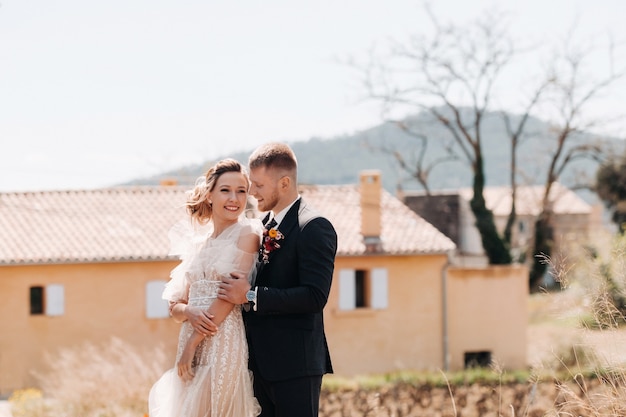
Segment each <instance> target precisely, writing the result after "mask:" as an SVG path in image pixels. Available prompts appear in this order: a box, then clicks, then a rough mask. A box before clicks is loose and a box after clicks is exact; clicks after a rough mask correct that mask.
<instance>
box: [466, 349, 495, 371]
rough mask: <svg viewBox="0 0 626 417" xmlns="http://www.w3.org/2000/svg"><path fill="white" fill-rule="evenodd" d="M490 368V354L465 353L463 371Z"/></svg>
mask: <svg viewBox="0 0 626 417" xmlns="http://www.w3.org/2000/svg"><path fill="white" fill-rule="evenodd" d="M489 366H491V352H489V351H487V350H485V351H479V352H465V369H469V368H487V367H489Z"/></svg>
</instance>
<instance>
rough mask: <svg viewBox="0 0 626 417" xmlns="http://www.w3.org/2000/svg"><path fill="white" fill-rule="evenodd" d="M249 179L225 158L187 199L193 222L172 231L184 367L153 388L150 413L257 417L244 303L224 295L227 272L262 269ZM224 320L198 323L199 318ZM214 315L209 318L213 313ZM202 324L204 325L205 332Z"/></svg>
mask: <svg viewBox="0 0 626 417" xmlns="http://www.w3.org/2000/svg"><path fill="white" fill-rule="evenodd" d="M248 189H249V179H248V175H247V173H246V171H245V169H244V168H243V167H242V166H241V164H240V163H239V162H237V161H235V160H233V159H225V160H222V161H220V162H218V163H217V164H216V165H215V166H213V167H212V168H210V169H209V170H208V171H207V173H206V175H205V176H204V177H202V178H200V179H199V181H198V182H197V184H196V186H195V188H194V189H193V191H192V192H191V193H190V195H189V198H188V200H187V203H186V207H187V212H188V213H189V215H190V220H189V221H183V222H180V223H178V224H176V225H175V226H174V227H173V228H172V230H171V231H170V239H171V240H172V245H173V246H172V252H174V253H175V254H177V255H180V256H181V260H182V261H181V263H180V264H179V265H178V266H177V267H176V268H174V270H173V271H172V273H171V280H170V281H169V282H168V283H167V285H166V287H165V291H164V292H163V298H165V299H167V300H168V301H169V304H170V314H171V315H172V317H174V319H175V320H176V321H179V322H182V326H181V330H180V335H179V339H178V351H177V354H176V366H175V367H174V368H172V369H169V370H168V371H166V372H165V373H164V374H163V376H162V377H161V378H160V379H159V380H158V381H157V382H156V383H155V384H154V386H153V387H152V389H151V390H150V395H149V399H148V404H149V415H150V417H228V416H231V417H254V416H257V415H258V414H259V413H260V412H261V408H260V406H259V404H258V402H257V400H256V398H254V394H253V391H252V377H251V373H250V371H249V370H248V346H247V344H246V337H245V331H244V325H243V321H242V316H241V306H239V305H233V304H230V303H228V302H226V301H223V300H218V299H217V290H218V286H219V283H220V280H221V278H220V277H221V276H223V275H230V273H231V272H233V271H240V272H242V273H244V275H246V276H248V277H249V279H250V277H251V276H252V274H253V273H254V266H255V260H256V257H257V255H258V249H259V246H260V239H261V233H262V225H261V222H260V221H259V220H257V219H247V218H245V217H244V216H243V212H244V210H245V208H246V203H247V197H248ZM203 318H205V319H204V321H205V322H206V323H209V324H210V322H213V323H214V324H216V325H218V326H219V330H217V331H215V330H216V329H215V328H214V327H212V328H211V327H209V326H208V325H205V326H200V325H198V326H197V325H195V324H194V326H192V322H194V321H195V322H196V323H197V322H199V321H202V320H203ZM207 318H208V319H209V320H206V319H207ZM194 327H195V328H204V329H205V331H204V332H203V333H204V334H203V333H200V332H199V331H197V330H194Z"/></svg>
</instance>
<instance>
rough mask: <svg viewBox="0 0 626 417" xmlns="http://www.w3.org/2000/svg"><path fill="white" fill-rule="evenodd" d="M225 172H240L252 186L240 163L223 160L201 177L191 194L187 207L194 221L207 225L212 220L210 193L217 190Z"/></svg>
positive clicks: (228, 159) (232, 160) (229, 159)
mask: <svg viewBox="0 0 626 417" xmlns="http://www.w3.org/2000/svg"><path fill="white" fill-rule="evenodd" d="M225 172H240V173H241V174H243V176H244V177H245V178H246V182H247V183H248V184H250V178H249V177H248V172H247V171H246V170H245V168H244V167H243V166H242V165H241V164H240V163H239V162H237V161H235V160H234V159H231V158H227V159H222V160H221V161H219V162H218V163H216V164H215V165H213V166H212V167H211V168H209V170H208V171H207V172H206V174H204V176H202V177H199V178H198V179H197V180H196V185H195V187H194V188H193V189H192V190H191V191H190V192H189V196H188V197H187V203H185V206H186V207H187V212H188V213H189V215H190V216H191V219H192V220H195V221H197V222H198V223H200V224H206V223H207V222H208V221H209V220H210V219H211V215H212V214H213V207H212V206H211V204H210V203H209V193H210V192H211V191H213V189H214V188H215V183H216V182H217V179H218V178H219V177H220V176H221V175H222V174H224V173H225Z"/></svg>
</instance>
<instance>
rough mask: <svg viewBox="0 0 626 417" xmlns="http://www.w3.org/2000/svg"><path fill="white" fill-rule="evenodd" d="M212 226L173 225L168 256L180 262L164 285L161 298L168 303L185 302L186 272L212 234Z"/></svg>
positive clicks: (181, 222)
mask: <svg viewBox="0 0 626 417" xmlns="http://www.w3.org/2000/svg"><path fill="white" fill-rule="evenodd" d="M212 231H213V228H212V225H211V224H209V225H207V226H195V225H193V224H192V222H191V220H181V221H179V222H177V223H175V224H174V225H173V226H172V227H171V228H170V230H169V232H168V237H169V240H170V251H169V255H170V256H177V257H178V258H179V259H180V260H181V262H180V264H178V266H176V267H175V268H174V269H173V270H172V272H170V280H169V281H168V282H167V284H165V289H164V290H163V295H162V298H163V299H164V300H168V301H182V300H184V301H186V300H187V287H188V284H189V283H188V282H187V271H188V270H189V265H190V263H191V260H192V259H193V255H194V253H196V251H197V250H198V247H199V246H201V245H202V243H203V242H204V241H205V240H206V237H207V236H208V235H209V234H210V233H212Z"/></svg>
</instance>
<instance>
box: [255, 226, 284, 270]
mask: <svg viewBox="0 0 626 417" xmlns="http://www.w3.org/2000/svg"><path fill="white" fill-rule="evenodd" d="M284 237H285V236H284V235H283V234H282V233H280V231H279V230H278V229H274V228H272V229H269V230H268V229H265V230H263V242H262V243H261V260H262V261H263V263H264V264H266V263H268V262H269V257H270V253H272V252H274V251H275V250H276V249H280V243H278V241H279V240H281V239H283V238H284Z"/></svg>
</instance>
